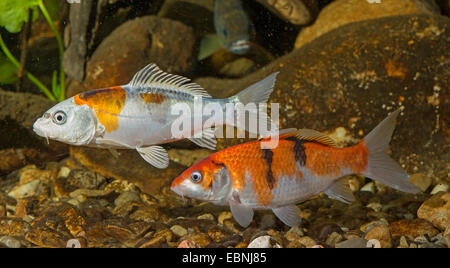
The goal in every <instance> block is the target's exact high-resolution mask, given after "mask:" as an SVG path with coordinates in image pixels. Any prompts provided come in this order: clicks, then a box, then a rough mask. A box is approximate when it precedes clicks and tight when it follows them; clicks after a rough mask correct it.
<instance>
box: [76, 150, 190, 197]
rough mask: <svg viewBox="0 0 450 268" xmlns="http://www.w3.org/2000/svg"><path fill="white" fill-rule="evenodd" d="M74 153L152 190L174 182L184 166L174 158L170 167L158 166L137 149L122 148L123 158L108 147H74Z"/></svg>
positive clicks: (83, 160) (90, 164)
mask: <svg viewBox="0 0 450 268" xmlns="http://www.w3.org/2000/svg"><path fill="white" fill-rule="evenodd" d="M70 153H71V155H72V156H73V157H74V158H76V159H77V160H78V161H79V162H80V163H81V164H82V165H84V166H85V167H87V168H89V169H90V170H93V171H95V172H97V173H99V174H101V175H103V176H105V177H108V178H115V179H119V180H126V181H129V182H132V183H135V184H136V185H137V186H138V187H139V188H140V189H141V190H142V191H143V192H145V193H148V194H156V193H160V191H161V189H162V187H164V186H166V187H167V186H170V184H171V183H172V180H173V179H174V178H175V177H176V176H178V175H179V174H180V173H181V172H182V171H183V170H184V166H181V165H180V164H177V163H174V162H170V165H169V167H168V168H166V169H157V168H155V167H153V166H152V165H150V164H148V163H147V162H146V161H145V160H144V159H142V157H141V156H140V155H139V153H137V152H136V151H135V150H120V151H119V153H120V156H119V158H114V157H113V156H112V155H111V152H110V151H108V150H104V149H94V148H86V147H71V148H70Z"/></svg>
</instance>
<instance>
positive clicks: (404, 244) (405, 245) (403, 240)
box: [398, 236, 409, 248]
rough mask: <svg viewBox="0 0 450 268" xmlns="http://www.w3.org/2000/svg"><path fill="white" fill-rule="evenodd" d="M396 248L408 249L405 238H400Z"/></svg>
mask: <svg viewBox="0 0 450 268" xmlns="http://www.w3.org/2000/svg"><path fill="white" fill-rule="evenodd" d="M398 248H409V244H408V240H406V237H404V236H402V237H400V244H399V246H398Z"/></svg>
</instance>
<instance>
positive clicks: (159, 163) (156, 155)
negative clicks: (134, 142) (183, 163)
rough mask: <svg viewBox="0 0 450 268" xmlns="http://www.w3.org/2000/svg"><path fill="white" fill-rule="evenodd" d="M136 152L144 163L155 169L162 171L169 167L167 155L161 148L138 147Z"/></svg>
mask: <svg viewBox="0 0 450 268" xmlns="http://www.w3.org/2000/svg"><path fill="white" fill-rule="evenodd" d="M136 150H137V151H138V153H139V154H140V155H141V156H142V158H144V160H145V161H147V162H148V163H150V164H151V165H152V166H154V167H156V168H160V169H163V168H166V167H168V166H169V155H168V153H167V151H166V150H165V149H164V148H163V147H161V146H150V147H140V148H136Z"/></svg>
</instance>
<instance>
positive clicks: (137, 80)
mask: <svg viewBox="0 0 450 268" xmlns="http://www.w3.org/2000/svg"><path fill="white" fill-rule="evenodd" d="M276 75H277V73H274V74H271V75H269V76H268V77H266V78H265V79H263V80H261V81H259V82H257V83H255V84H253V85H251V86H250V87H248V88H246V89H244V90H243V91H241V92H240V93H238V94H237V95H235V96H232V97H230V98H225V99H213V98H212V97H211V96H210V95H209V94H208V93H207V92H206V91H205V90H204V89H203V88H202V87H201V86H199V85H198V84H196V83H192V82H190V80H189V79H188V78H185V77H182V76H178V75H172V74H168V73H165V72H163V71H162V70H160V69H159V68H158V67H157V66H156V65H155V64H149V65H147V66H146V67H144V68H143V69H142V70H140V71H139V72H137V73H136V74H135V76H134V77H133V79H132V80H131V81H130V82H129V83H128V84H127V85H123V86H115V87H110V88H104V89H97V90H92V91H88V92H83V93H80V94H78V95H75V96H73V97H71V98H69V99H67V100H64V101H62V102H60V103H58V104H56V105H55V106H53V107H52V108H51V109H49V110H48V111H47V112H45V113H44V115H43V116H42V117H41V118H39V119H38V120H37V121H36V122H35V123H34V125H33V130H34V131H35V132H36V133H37V134H38V135H39V136H42V137H45V138H47V139H49V138H50V139H54V140H58V141H61V142H64V143H68V144H71V145H85V146H94V147H101V148H112V149H116V148H118V149H136V150H137V151H138V152H139V154H140V155H141V156H142V157H143V158H144V159H145V160H146V161H147V162H148V163H150V164H152V165H153V166H155V167H157V168H166V167H167V166H168V164H169V156H168V154H167V152H166V150H165V149H164V148H163V147H161V146H158V144H164V143H168V142H173V141H176V140H180V139H184V138H188V139H190V140H191V141H193V142H194V143H196V144H197V145H199V146H201V147H204V148H208V149H215V147H216V139H215V136H214V130H213V129H211V128H208V129H203V125H204V124H203V122H205V121H206V119H207V118H203V116H202V113H200V116H202V118H201V119H200V120H201V121H200V122H202V124H199V125H195V124H194V125H193V127H192V129H191V130H189V133H187V134H186V135H185V136H184V137H178V136H174V134H173V133H172V132H173V131H172V123H173V122H174V121H175V120H177V119H178V120H179V117H180V116H183V115H179V114H177V115H174V114H172V113H171V106H172V105H174V104H179V103H185V104H187V105H188V106H189V107H190V108H192V109H191V110H194V108H193V106H194V102H195V101H197V100H198V99H201V100H202V103H203V104H205V105H206V104H216V105H219V106H220V107H221V108H222V109H223V110H224V111H225V105H226V104H227V103H234V104H236V103H242V104H247V103H250V102H252V103H265V102H267V100H268V98H269V96H270V94H271V92H272V90H273V86H274V84H275V79H276ZM200 97H201V98H200ZM260 112H261V111H260ZM260 115H261V114H260ZM184 116H187V117H191V116H192V115H191V114H188V115H184ZM194 116H198V115H195V114H194ZM264 116H266V114H264ZM190 119H192V118H190ZM225 123H226V124H232V122H225ZM199 133H200V134H201V135H199ZM194 135H195V137H194Z"/></svg>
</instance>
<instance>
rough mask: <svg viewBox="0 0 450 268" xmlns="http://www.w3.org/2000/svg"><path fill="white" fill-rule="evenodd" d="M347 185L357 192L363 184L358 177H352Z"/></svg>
mask: <svg viewBox="0 0 450 268" xmlns="http://www.w3.org/2000/svg"><path fill="white" fill-rule="evenodd" d="M347 184H348V186H349V187H350V190H352V192H357V191H359V189H360V188H361V182H360V179H359V177H358V176H350V177H349V178H348V180H347Z"/></svg>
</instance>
